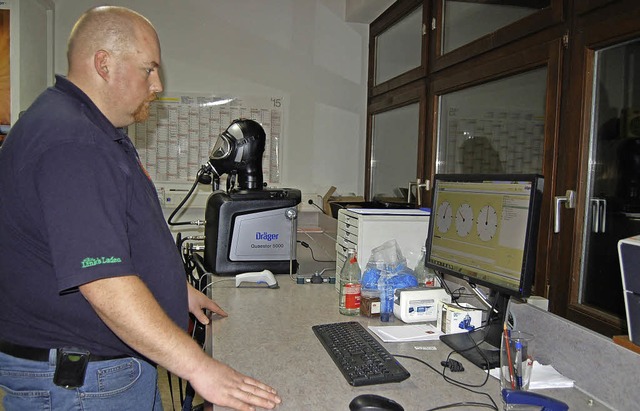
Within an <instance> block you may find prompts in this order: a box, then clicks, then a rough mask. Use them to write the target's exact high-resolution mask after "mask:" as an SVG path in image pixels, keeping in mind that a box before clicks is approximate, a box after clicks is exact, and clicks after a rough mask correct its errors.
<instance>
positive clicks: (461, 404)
mask: <svg viewBox="0 0 640 411" xmlns="http://www.w3.org/2000/svg"><path fill="white" fill-rule="evenodd" d="M458 407H477V408H491V409H492V410H497V408H496V407H494V406H493V405H492V404H485V403H484V402H472V401H465V402H455V403H453V404H447V405H441V406H439V407H435V408H429V409H428V410H426V411H438V410H446V409H448V408H458Z"/></svg>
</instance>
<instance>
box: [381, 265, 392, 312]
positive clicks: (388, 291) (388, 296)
mask: <svg viewBox="0 0 640 411" xmlns="http://www.w3.org/2000/svg"><path fill="white" fill-rule="evenodd" d="M391 275H392V274H391V272H390V271H389V269H388V267H387V266H385V267H384V268H383V269H382V270H381V271H380V279H379V280H378V289H379V290H380V321H382V322H385V323H386V322H390V321H393V319H394V316H393V286H392V284H391V281H389V280H390V278H391Z"/></svg>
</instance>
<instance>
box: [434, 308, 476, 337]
mask: <svg viewBox="0 0 640 411" xmlns="http://www.w3.org/2000/svg"><path fill="white" fill-rule="evenodd" d="M481 326H482V310H480V309H478V308H476V307H474V306H472V305H470V304H466V303H459V304H451V303H446V302H442V303H440V304H438V322H437V327H438V329H439V330H441V331H442V332H443V333H445V334H455V333H462V332H467V331H473V330H474V329H476V328H478V327H481Z"/></svg>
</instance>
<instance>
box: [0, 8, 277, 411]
mask: <svg viewBox="0 0 640 411" xmlns="http://www.w3.org/2000/svg"><path fill="white" fill-rule="evenodd" d="M67 57H68V61H69V72H68V76H67V78H64V77H60V76H59V77H57V78H56V85H55V86H54V87H52V88H50V89H48V90H46V91H45V92H44V93H43V94H42V95H40V96H39V97H38V99H37V100H36V101H35V102H34V103H33V105H32V106H31V107H30V108H29V110H27V111H26V112H25V113H24V114H23V115H22V116H21V118H20V120H19V121H18V122H17V123H16V124H15V125H14V126H13V128H12V130H11V132H10V134H9V136H8V137H7V139H6V141H5V144H4V146H3V147H2V148H1V149H0V295H2V298H0V387H2V388H3V389H4V391H5V400H4V405H5V408H6V409H7V410H14V409H16V410H17V409H20V410H23V409H37V408H40V409H47V407H52V408H54V409H64V410H68V409H83V410H90V409H108V410H115V409H135V410H142V409H162V405H161V402H160V398H159V395H158V391H157V380H156V378H157V372H156V370H155V367H154V365H153V364H154V363H156V364H159V365H161V366H163V367H165V368H167V369H168V370H169V371H171V372H172V373H173V374H175V375H178V376H179V377H181V378H184V379H186V380H188V381H189V382H190V383H191V385H192V386H193V388H194V389H195V390H196V391H197V392H198V393H199V394H200V395H202V397H203V398H205V399H206V400H208V401H211V402H212V403H215V404H219V405H222V406H227V407H231V408H235V409H238V410H253V409H255V407H263V408H268V409H271V408H274V407H275V406H276V405H277V404H278V403H280V398H279V397H278V396H277V394H276V392H275V390H274V389H273V388H271V387H269V386H267V385H265V384H263V383H261V382H259V381H256V380H255V379H253V378H250V377H248V376H245V375H243V374H240V373H238V372H236V371H235V370H233V369H231V368H230V367H228V366H226V365H224V364H221V363H219V362H217V361H215V360H214V359H213V358H211V357H209V356H208V355H206V353H204V352H203V351H202V350H201V349H200V347H198V345H197V344H196V342H195V341H193V340H192V339H191V338H190V337H189V335H188V334H187V333H186V332H185V331H184V329H185V328H186V326H187V322H188V311H190V312H191V313H193V314H194V315H195V316H196V317H197V318H198V319H199V320H200V321H201V322H203V323H208V322H209V320H208V318H207V316H206V315H205V313H204V312H203V310H204V309H208V310H210V311H213V312H215V313H218V314H220V315H223V316H226V313H225V312H224V311H223V310H222V309H220V307H218V306H217V305H216V304H215V303H214V302H212V301H211V300H209V299H208V298H207V297H206V296H205V295H203V294H202V293H200V292H199V291H197V290H195V289H194V288H193V287H191V286H188V285H187V283H186V279H185V274H184V268H183V266H182V261H181V258H180V256H179V253H178V252H177V249H176V248H175V244H174V243H173V239H172V236H171V234H170V232H169V230H168V228H167V226H166V223H165V222H164V217H163V215H162V211H161V208H160V205H159V203H158V201H157V196H156V193H155V189H154V187H153V184H152V183H151V181H150V180H149V179H148V178H147V176H146V173H145V172H144V170H143V169H142V167H141V166H140V164H139V162H138V159H137V153H136V151H135V149H134V147H133V145H132V144H131V141H130V140H129V138H128V137H127V136H126V135H124V134H123V133H122V132H121V131H120V130H119V129H118V128H120V127H124V126H127V125H129V124H131V123H133V122H135V121H143V120H145V119H146V118H147V115H148V109H149V103H150V102H151V101H152V100H153V99H154V98H155V96H156V93H159V92H161V91H162V83H161V81H160V77H159V73H158V69H159V67H160V46H159V41H158V37H157V34H156V32H155V29H154V28H153V26H152V25H151V23H150V22H149V21H148V20H147V19H146V18H144V17H143V16H141V15H139V14H137V13H135V12H133V11H131V10H129V9H126V8H121V7H97V8H94V9H91V10H89V11H88V12H86V13H85V14H84V15H83V16H82V17H81V18H80V19H79V20H78V22H77V23H76V25H75V26H74V28H73V30H72V32H71V35H70V37H69V44H68V51H67ZM63 347H74V348H80V350H79V351H78V352H76V350H71V349H69V348H65V349H64V350H60V349H58V348H63ZM84 350H86V351H89V352H90V354H87V353H82V351H84ZM85 360H86V361H85ZM56 363H58V364H57V366H56ZM84 364H86V372H85V373H83V372H82V365H84ZM78 365H80V367H78ZM78 375H80V377H83V378H78Z"/></svg>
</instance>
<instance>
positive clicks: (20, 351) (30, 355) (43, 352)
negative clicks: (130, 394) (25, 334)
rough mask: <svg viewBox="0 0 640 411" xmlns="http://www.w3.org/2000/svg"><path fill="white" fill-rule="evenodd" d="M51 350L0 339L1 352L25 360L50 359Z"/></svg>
mask: <svg viewBox="0 0 640 411" xmlns="http://www.w3.org/2000/svg"><path fill="white" fill-rule="evenodd" d="M49 351H50V350H49V349H46V348H34V347H26V346H24V345H16V344H12V343H10V342H6V341H0V352H3V353H5V354H7V355H10V356H12V357H17V358H22V359H24V360H32V361H49ZM126 357H130V355H112V356H103V355H95V354H90V355H89V361H107V360H116V359H118V358H126Z"/></svg>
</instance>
